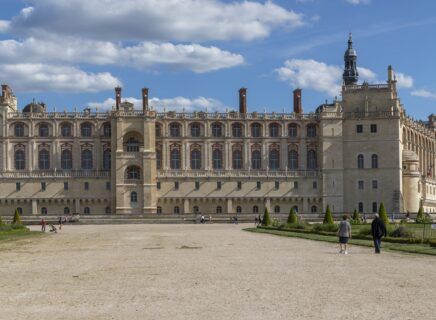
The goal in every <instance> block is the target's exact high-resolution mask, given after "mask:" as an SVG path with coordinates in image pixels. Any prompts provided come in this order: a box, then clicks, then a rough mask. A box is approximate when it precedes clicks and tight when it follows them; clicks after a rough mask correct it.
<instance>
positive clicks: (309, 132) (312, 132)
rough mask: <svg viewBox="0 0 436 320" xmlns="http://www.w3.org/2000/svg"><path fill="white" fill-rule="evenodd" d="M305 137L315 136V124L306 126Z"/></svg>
mask: <svg viewBox="0 0 436 320" xmlns="http://www.w3.org/2000/svg"><path fill="white" fill-rule="evenodd" d="M307 137H308V138H315V137H316V125H314V124H309V125H308V126H307Z"/></svg>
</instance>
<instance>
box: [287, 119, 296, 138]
mask: <svg viewBox="0 0 436 320" xmlns="http://www.w3.org/2000/svg"><path fill="white" fill-rule="evenodd" d="M288 135H289V137H290V138H296V137H297V135H298V126H297V125H296V124H295V123H291V124H290V125H289V127H288Z"/></svg>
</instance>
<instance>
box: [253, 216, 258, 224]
mask: <svg viewBox="0 0 436 320" xmlns="http://www.w3.org/2000/svg"><path fill="white" fill-rule="evenodd" d="M257 221H258V220H257V216H256V217H254V226H255V227H256V226H257V224H258V223H257Z"/></svg>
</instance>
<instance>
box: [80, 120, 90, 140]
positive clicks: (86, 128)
mask: <svg viewBox="0 0 436 320" xmlns="http://www.w3.org/2000/svg"><path fill="white" fill-rule="evenodd" d="M80 134H81V135H82V137H90V136H91V135H92V125H91V124H90V123H88V122H85V123H82V124H81V125H80Z"/></svg>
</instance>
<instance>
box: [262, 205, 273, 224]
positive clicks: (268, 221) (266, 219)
mask: <svg viewBox="0 0 436 320" xmlns="http://www.w3.org/2000/svg"><path fill="white" fill-rule="evenodd" d="M262 225H263V226H269V225H271V216H270V215H269V212H268V208H265V212H264V214H263V218H262Z"/></svg>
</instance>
